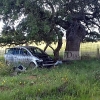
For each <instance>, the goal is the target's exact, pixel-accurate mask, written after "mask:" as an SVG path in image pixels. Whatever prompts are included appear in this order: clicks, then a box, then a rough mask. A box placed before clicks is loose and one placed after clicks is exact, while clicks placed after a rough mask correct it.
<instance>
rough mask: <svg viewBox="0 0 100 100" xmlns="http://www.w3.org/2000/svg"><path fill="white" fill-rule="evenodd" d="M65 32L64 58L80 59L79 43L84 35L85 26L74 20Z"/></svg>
mask: <svg viewBox="0 0 100 100" xmlns="http://www.w3.org/2000/svg"><path fill="white" fill-rule="evenodd" d="M67 32H68V33H66V39H67V40H66V48H65V54H64V60H78V59H80V52H79V51H80V43H81V41H82V40H83V38H84V37H85V34H86V32H85V28H84V27H83V25H81V24H80V23H77V22H74V23H73V25H72V27H70V28H69V30H68V31H67Z"/></svg>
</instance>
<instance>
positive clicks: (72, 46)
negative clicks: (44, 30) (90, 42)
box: [64, 39, 81, 60]
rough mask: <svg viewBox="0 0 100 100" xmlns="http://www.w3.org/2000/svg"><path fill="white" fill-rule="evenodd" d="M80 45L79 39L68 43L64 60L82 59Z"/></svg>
mask: <svg viewBox="0 0 100 100" xmlns="http://www.w3.org/2000/svg"><path fill="white" fill-rule="evenodd" d="M80 43H81V41H80V40H79V39H74V41H66V48H65V54H64V60H79V59H80V53H79V51H80Z"/></svg>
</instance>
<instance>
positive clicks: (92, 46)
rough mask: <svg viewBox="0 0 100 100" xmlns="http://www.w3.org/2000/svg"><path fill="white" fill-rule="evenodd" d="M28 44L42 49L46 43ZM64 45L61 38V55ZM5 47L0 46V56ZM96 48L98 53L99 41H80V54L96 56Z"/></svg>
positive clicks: (50, 51)
mask: <svg viewBox="0 0 100 100" xmlns="http://www.w3.org/2000/svg"><path fill="white" fill-rule="evenodd" d="M29 45H30V46H37V47H39V48H41V49H44V47H45V45H46V44H45V43H40V44H38V45H36V44H35V43H33V44H29ZM51 46H52V47H53V48H54V49H55V48H56V46H57V44H54V43H52V45H51ZM65 46H66V42H65V40H63V45H62V48H61V50H60V55H61V56H63V55H64V50H65ZM5 48H8V46H6V47H0V56H3V55H4V52H5ZM97 48H99V53H100V42H93V43H92V42H88V43H81V46H80V54H81V55H89V56H93V57H96V56H97V55H98V53H97ZM46 52H47V53H48V54H50V55H53V51H52V49H51V48H50V47H48V48H47V50H46Z"/></svg>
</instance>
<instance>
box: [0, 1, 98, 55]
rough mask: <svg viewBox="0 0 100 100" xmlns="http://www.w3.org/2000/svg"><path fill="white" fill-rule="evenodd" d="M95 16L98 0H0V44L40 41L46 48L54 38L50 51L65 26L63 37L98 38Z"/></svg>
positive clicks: (86, 39)
mask: <svg viewBox="0 0 100 100" xmlns="http://www.w3.org/2000/svg"><path fill="white" fill-rule="evenodd" d="M22 16H23V17H22ZM99 16H100V1H99V0H1V2H0V17H1V19H3V22H4V23H5V26H4V28H3V32H2V35H1V37H0V44H1V45H7V44H16V45H17V44H24V43H27V42H35V43H38V42H41V41H44V42H45V43H47V45H46V47H45V49H46V48H47V46H49V45H50V44H51V43H52V42H55V41H58V46H57V48H56V49H55V50H54V53H55V51H56V52H59V50H60V48H61V45H62V42H61V41H62V40H61V39H62V36H63V35H62V33H61V32H60V29H61V27H62V28H64V29H65V30H66V39H67V41H73V40H78V39H80V41H79V42H82V41H98V40H99V39H100V35H99V34H98V32H99V30H100V17H99ZM16 23H17V24H16ZM58 26H59V27H60V28H58ZM95 29H97V30H98V31H97V32H95ZM57 37H58V38H57ZM75 45H76V44H75ZM51 48H52V47H51ZM77 50H78V49H77ZM55 55H57V54H55Z"/></svg>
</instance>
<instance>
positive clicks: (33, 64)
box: [29, 62, 37, 69]
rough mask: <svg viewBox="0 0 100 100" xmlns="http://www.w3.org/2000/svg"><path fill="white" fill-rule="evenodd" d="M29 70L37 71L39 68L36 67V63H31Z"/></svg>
mask: <svg viewBox="0 0 100 100" xmlns="http://www.w3.org/2000/svg"><path fill="white" fill-rule="evenodd" d="M29 68H31V69H36V68H37V67H36V65H35V63H34V62H31V63H30V64H29Z"/></svg>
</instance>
